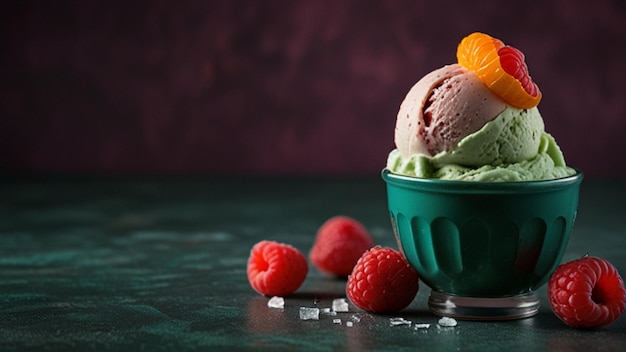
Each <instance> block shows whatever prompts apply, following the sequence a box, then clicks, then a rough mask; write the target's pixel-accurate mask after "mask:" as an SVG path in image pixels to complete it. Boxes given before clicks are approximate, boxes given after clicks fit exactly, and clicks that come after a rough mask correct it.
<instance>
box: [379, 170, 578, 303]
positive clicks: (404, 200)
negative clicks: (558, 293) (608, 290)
mask: <svg viewBox="0 0 626 352" xmlns="http://www.w3.org/2000/svg"><path fill="white" fill-rule="evenodd" d="M382 177H383V179H384V180H385V182H386V183H387V198H388V206H389V212H390V215H391V222H392V225H393V229H394V234H395V236H396V240H397V242H398V246H399V247H400V250H401V251H402V252H403V253H404V255H405V257H406V258H407V260H408V261H409V263H410V264H411V265H412V266H413V267H414V268H415V269H416V271H417V272H418V274H419V275H420V279H422V281H423V282H424V283H426V284H427V285H428V286H430V287H431V288H432V289H434V290H437V291H439V292H443V293H448V294H453V295H460V296H470V297H507V296H515V295H519V294H524V293H528V292H531V291H533V290H535V289H536V288H538V287H540V286H541V285H543V284H544V283H545V282H546V281H547V280H548V278H549V275H550V274H551V273H552V271H553V270H554V269H555V268H556V266H557V265H558V264H559V263H560V262H561V259H562V257H563V253H564V251H565V249H566V247H567V244H568V242H569V238H570V233H571V231H572V226H573V224H574V220H575V218H576V211H577V207H578V195H579V189H580V184H581V182H582V179H583V174H582V172H580V171H577V173H576V175H574V176H571V177H566V178H560V179H555V180H548V181H527V182H491V183H484V182H463V181H444V180H428V179H419V178H412V177H406V176H399V175H394V174H392V173H390V172H389V171H388V170H386V169H385V170H383V172H382Z"/></svg>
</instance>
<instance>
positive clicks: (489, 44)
mask: <svg viewBox="0 0 626 352" xmlns="http://www.w3.org/2000/svg"><path fill="white" fill-rule="evenodd" d="M456 56H457V60H458V62H459V65H461V66H463V67H465V68H467V69H468V70H470V71H472V72H474V73H476V76H478V78H479V79H480V80H481V81H482V82H483V83H484V84H485V85H486V86H487V87H489V89H491V91H493V92H494V93H495V94H496V95H498V96H499V97H500V98H502V99H503V100H504V101H506V102H507V103H508V104H509V105H511V106H514V107H517V108H520V109H530V108H532V107H535V106H537V105H538V104H539V101H540V100H541V91H539V87H537V84H535V82H533V80H532V78H531V77H530V75H529V74H528V67H527V66H526V62H525V61H524V54H523V53H522V52H521V51H519V50H518V49H516V48H514V47H512V46H509V45H505V44H504V43H503V42H502V41H500V40H499V39H496V38H493V37H491V36H489V35H487V34H484V33H479V32H475V33H472V34H470V35H468V36H467V37H465V38H463V40H461V43H460V44H459V46H458V48H457V52H456Z"/></svg>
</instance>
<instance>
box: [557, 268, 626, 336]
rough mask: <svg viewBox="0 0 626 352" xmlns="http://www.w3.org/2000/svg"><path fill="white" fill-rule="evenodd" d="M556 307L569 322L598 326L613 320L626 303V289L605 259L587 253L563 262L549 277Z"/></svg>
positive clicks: (558, 313) (566, 322)
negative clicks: (581, 256)
mask: <svg viewBox="0 0 626 352" xmlns="http://www.w3.org/2000/svg"><path fill="white" fill-rule="evenodd" d="M548 298H549V301H550V306H551V307H552V311H554V313H555V314H556V315H557V316H558V317H559V318H560V319H561V320H562V321H563V322H565V324H567V325H570V326H573V327H577V328H594V327H599V326H604V325H607V324H610V323H611V322H613V321H614V320H615V319H617V318H619V316H620V315H621V314H622V312H623V311H624V307H626V289H625V288H624V281H623V280H622V278H621V277H620V275H619V273H618V272H617V269H616V268H615V267H614V266H613V265H612V264H611V263H609V262H608V261H607V260H605V259H601V258H597V257H589V256H585V257H583V258H580V259H576V260H572V261H570V262H567V263H565V264H562V265H560V266H559V267H558V268H557V269H556V270H555V271H554V273H552V276H550V280H549V281H548Z"/></svg>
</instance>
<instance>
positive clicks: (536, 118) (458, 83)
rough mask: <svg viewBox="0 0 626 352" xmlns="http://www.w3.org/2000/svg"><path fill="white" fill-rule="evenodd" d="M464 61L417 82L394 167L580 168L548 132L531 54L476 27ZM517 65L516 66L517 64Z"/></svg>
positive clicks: (464, 170)
mask: <svg viewBox="0 0 626 352" xmlns="http://www.w3.org/2000/svg"><path fill="white" fill-rule="evenodd" d="M457 57H458V58H459V63H456V64H450V65H446V66H444V67H441V68H439V69H437V70H434V71H432V72H430V73H428V74H427V75H425V76H424V77H423V78H421V79H420V80H418V82H417V83H416V84H415V85H414V86H413V87H412V88H411V89H410V90H409V92H408V93H407V95H406V97H405V99H404V100H403V101H402V103H401V105H400V109H399V111H398V114H397V118H396V127H395V144H396V149H394V150H393V151H392V152H391V153H390V154H389V157H388V159H387V169H389V170H390V171H391V172H393V173H396V174H400V175H406V176H415V177H421V178H437V179H453V180H465V181H527V180H543V179H551V178H559V177H565V176H569V175H573V174H574V173H575V170H574V169H572V168H569V167H567V166H566V164H565V159H564V157H563V153H562V152H561V149H560V148H559V146H558V145H557V144H556V142H555V140H554V138H553V137H552V136H551V135H550V134H548V133H547V132H545V130H544V127H545V126H544V122H543V118H542V116H541V114H540V113H539V110H538V108H537V106H536V104H538V103H539V101H540V99H541V93H540V91H539V88H538V87H537V86H536V84H535V83H534V82H533V81H532V80H531V79H530V76H529V75H528V69H527V67H526V64H525V63H524V61H523V59H524V56H523V54H522V53H521V52H520V51H519V50H517V49H515V48H512V47H509V46H505V45H504V44H503V43H502V42H501V41H499V40H497V39H494V38H491V37H489V36H487V35H485V34H482V33H474V34H472V35H470V36H468V37H466V38H465V39H463V41H462V42H461V44H460V45H459V48H458V50H457ZM509 71H510V72H509Z"/></svg>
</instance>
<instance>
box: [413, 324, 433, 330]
mask: <svg viewBox="0 0 626 352" xmlns="http://www.w3.org/2000/svg"><path fill="white" fill-rule="evenodd" d="M428 328H430V324H415V330H418V329H428Z"/></svg>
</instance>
